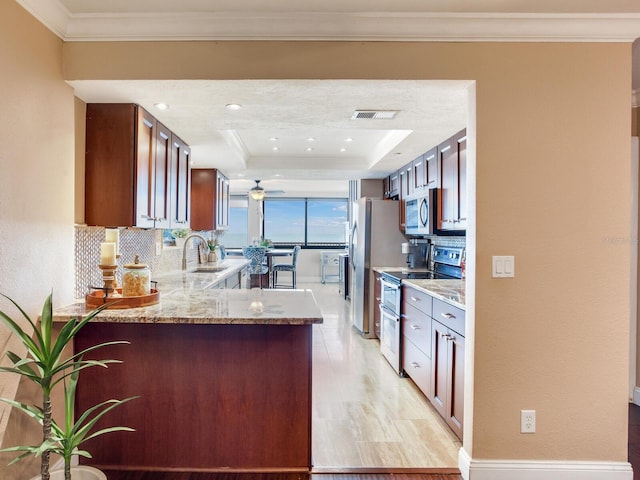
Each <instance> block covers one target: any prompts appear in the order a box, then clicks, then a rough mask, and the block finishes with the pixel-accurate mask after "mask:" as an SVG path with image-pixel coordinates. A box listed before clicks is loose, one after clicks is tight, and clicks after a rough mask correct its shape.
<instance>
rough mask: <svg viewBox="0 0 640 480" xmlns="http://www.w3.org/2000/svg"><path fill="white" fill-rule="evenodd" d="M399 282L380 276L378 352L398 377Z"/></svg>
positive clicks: (384, 275)
mask: <svg viewBox="0 0 640 480" xmlns="http://www.w3.org/2000/svg"><path fill="white" fill-rule="evenodd" d="M400 295H401V289H400V280H399V279H398V278H396V277H393V276H391V275H387V274H385V273H384V272H383V273H381V275H380V304H379V306H378V308H379V309H380V352H381V353H382V355H383V356H384V357H385V358H386V359H387V361H388V362H389V363H390V364H391V367H393V370H394V371H395V372H396V373H397V374H398V375H400V374H401V367H400V354H401V350H400V335H401V333H400Z"/></svg>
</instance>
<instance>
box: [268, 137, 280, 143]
mask: <svg viewBox="0 0 640 480" xmlns="http://www.w3.org/2000/svg"><path fill="white" fill-rule="evenodd" d="M269 141H270V142H277V141H278V137H271V138H270V139H269Z"/></svg>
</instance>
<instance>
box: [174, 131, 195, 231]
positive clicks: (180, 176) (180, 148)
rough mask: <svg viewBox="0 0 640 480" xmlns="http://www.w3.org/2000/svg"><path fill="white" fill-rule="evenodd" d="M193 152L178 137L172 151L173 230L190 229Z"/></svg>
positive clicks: (175, 137) (175, 138)
mask: <svg viewBox="0 0 640 480" xmlns="http://www.w3.org/2000/svg"><path fill="white" fill-rule="evenodd" d="M190 163H191V150H190V149H189V147H188V146H187V145H186V144H185V143H184V142H183V141H182V140H181V139H180V138H179V137H177V136H176V135H173V136H172V151H171V228H188V227H189V199H190V197H191V191H190V190H191V164H190Z"/></svg>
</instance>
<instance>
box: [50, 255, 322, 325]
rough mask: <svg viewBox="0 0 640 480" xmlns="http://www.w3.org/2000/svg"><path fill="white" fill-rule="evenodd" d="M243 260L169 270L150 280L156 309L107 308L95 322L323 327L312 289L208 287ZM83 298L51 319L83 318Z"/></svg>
mask: <svg viewBox="0 0 640 480" xmlns="http://www.w3.org/2000/svg"><path fill="white" fill-rule="evenodd" d="M247 262H248V261H247V260H245V259H237V260H232V259H225V260H224V261H223V262H219V263H220V264H221V265H223V266H228V267H229V268H228V270H227V271H220V272H206V273H200V272H198V273H195V272H192V271H191V270H189V269H188V270H186V271H181V270H179V271H176V272H169V273H166V274H163V275H158V276H156V277H154V280H157V282H158V284H157V288H158V292H159V293H160V301H159V303H157V304H155V305H150V306H147V307H138V308H126V309H107V310H103V311H102V312H100V314H98V316H96V318H95V319H94V320H93V321H96V322H114V323H184V324H224V325H228V324H273V325H308V324H313V323H322V313H321V312H320V309H319V308H318V305H317V303H316V300H315V298H314V296H313V292H311V290H281V289H278V290H276V289H273V290H271V289H264V290H261V289H218V288H211V287H212V286H213V285H215V284H216V283H218V282H219V281H220V280H222V279H223V278H226V277H228V276H229V275H232V274H233V273H237V272H238V271H239V270H241V269H242V267H244V265H246V264H247ZM90 310H91V309H87V308H86V305H85V302H84V299H83V300H78V301H77V302H76V303H73V304H71V305H68V306H66V307H62V308H57V309H55V311H54V312H53V314H54V321H60V322H64V321H67V320H69V319H70V318H74V317H79V316H83V315H86V314H87V313H88V312H89V311H90Z"/></svg>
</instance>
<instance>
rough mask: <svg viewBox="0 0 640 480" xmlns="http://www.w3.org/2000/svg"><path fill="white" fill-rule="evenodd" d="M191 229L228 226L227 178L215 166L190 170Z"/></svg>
mask: <svg viewBox="0 0 640 480" xmlns="http://www.w3.org/2000/svg"><path fill="white" fill-rule="evenodd" d="M190 223H191V229H192V230H224V229H226V228H227V227H228V226H229V179H228V178H227V177H226V176H225V175H224V174H223V173H222V172H220V170H217V169H215V168H197V169H193V170H191V220H190Z"/></svg>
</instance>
